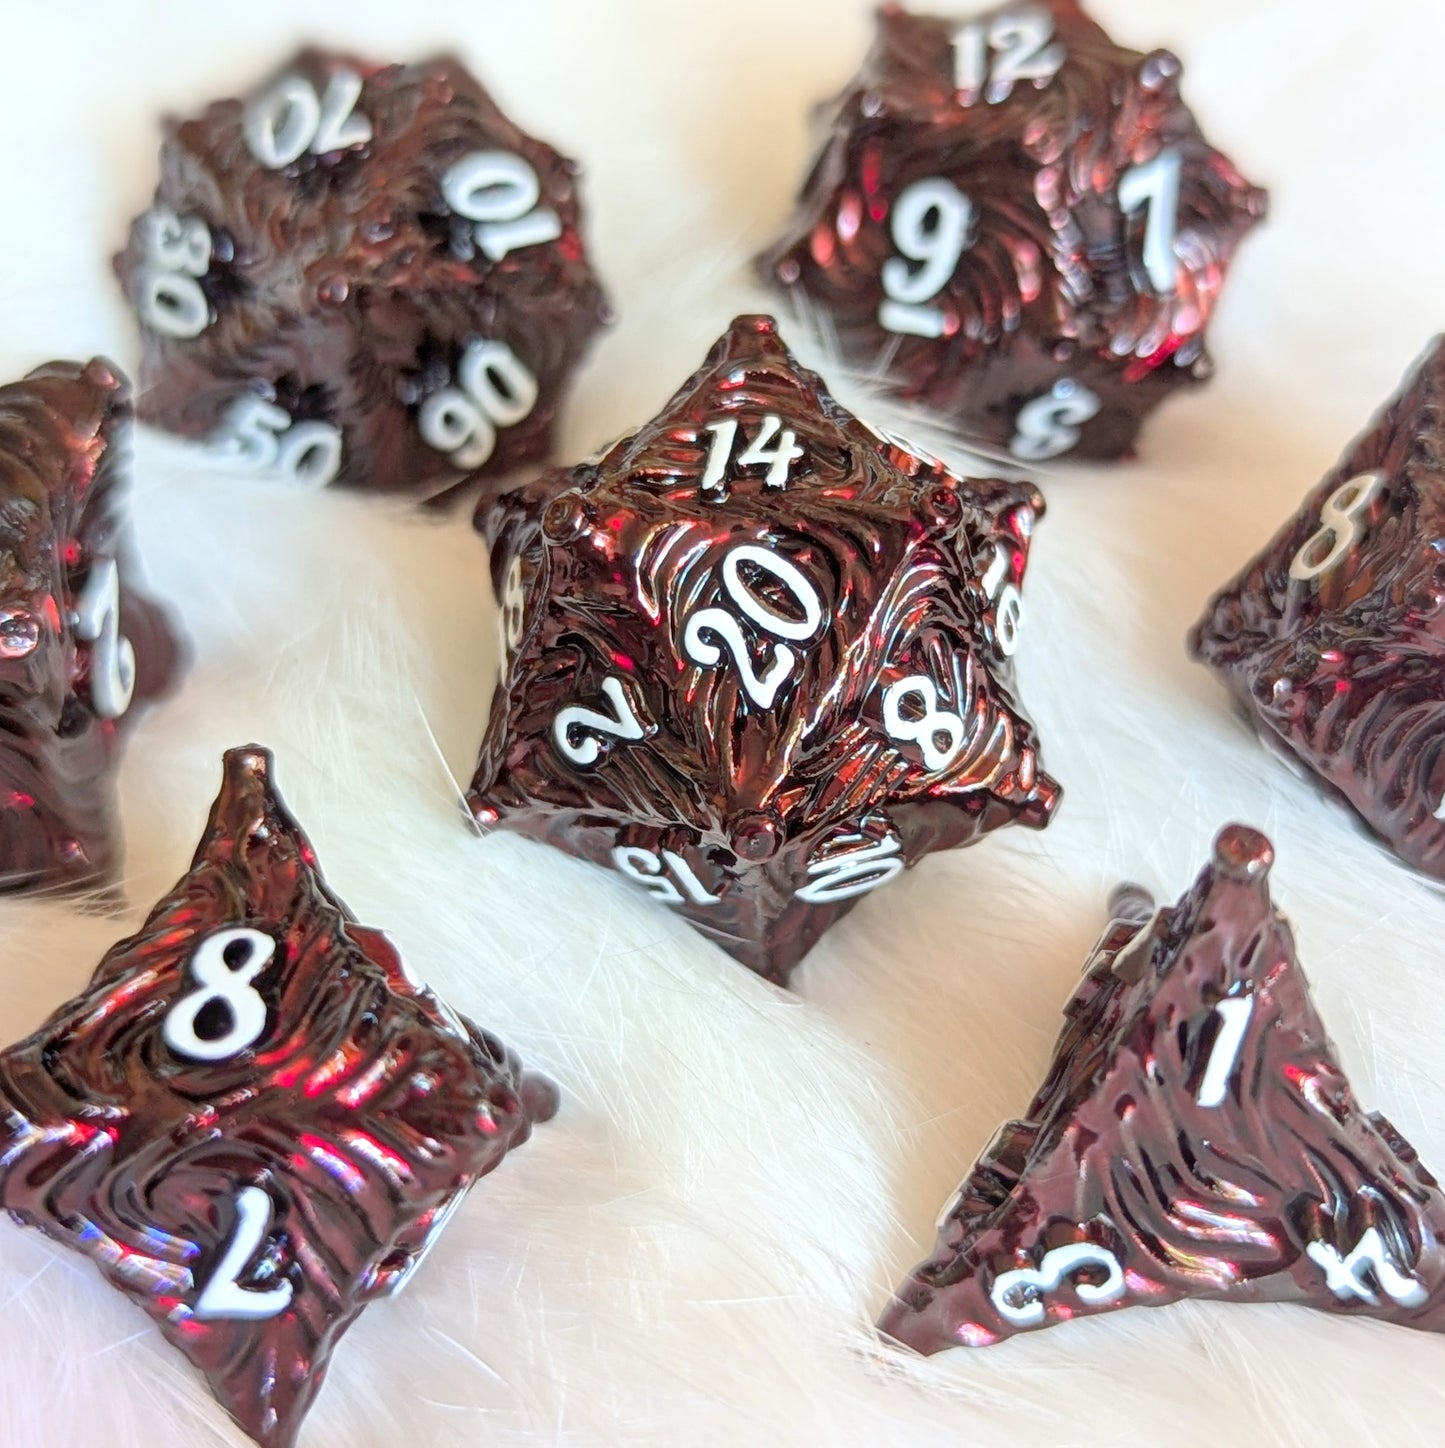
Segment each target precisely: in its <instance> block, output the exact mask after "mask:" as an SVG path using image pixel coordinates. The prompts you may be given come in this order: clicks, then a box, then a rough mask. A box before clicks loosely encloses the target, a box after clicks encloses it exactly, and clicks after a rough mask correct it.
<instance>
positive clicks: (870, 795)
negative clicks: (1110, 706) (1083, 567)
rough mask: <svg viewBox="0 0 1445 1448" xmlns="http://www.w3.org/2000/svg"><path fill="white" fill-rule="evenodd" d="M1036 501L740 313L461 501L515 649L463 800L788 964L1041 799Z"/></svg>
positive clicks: (1034, 809) (745, 949)
mask: <svg viewBox="0 0 1445 1448" xmlns="http://www.w3.org/2000/svg"><path fill="white" fill-rule="evenodd" d="M1042 511H1043V502H1042V499H1041V498H1040V496H1039V494H1038V492H1037V490H1036V489H1035V488H1033V487H1032V486H1031V485H1029V484H1027V483H1007V482H999V481H974V480H964V479H961V478H959V477H955V476H954V475H952V474H951V473H949V472H948V470H947V469H946V468H944V466H943V465H942V464H941V463H939V462H937V461H936V460H934V459H931V458H927V457H924V456H921V455H919V454H918V453H916V452H914V451H913V450H911V449H909V448H908V447H906V446H904V445H902V444H899V443H897V442H896V441H893V440H889V439H885V438H882V437H880V436H879V435H878V434H877V433H876V432H874V431H873V430H871V429H870V428H868V427H867V426H865V425H864V424H863V423H861V422H859V421H858V420H857V419H856V418H854V417H852V416H851V415H850V414H848V413H847V412H846V411H844V409H843V408H841V407H840V406H839V405H838V404H837V403H836V402H835V401H834V400H833V398H832V397H831V396H830V395H829V394H828V392H827V390H826V389H825V387H824V386H823V384H822V382H821V380H820V379H819V378H817V377H816V376H814V375H813V374H812V373H810V372H808V371H807V370H805V369H804V368H802V367H801V366H800V365H799V364H798V363H797V361H796V360H795V359H794V358H793V356H792V355H791V353H790V352H789V351H788V349H787V347H786V346H785V345H784V344H783V342H782V341H781V340H780V338H779V337H778V334H777V330H776V327H775V324H774V323H773V321H772V319H771V318H767V317H743V318H739V319H738V320H737V321H736V322H735V323H734V324H733V326H732V327H731V328H730V329H729V331H728V332H727V334H726V335H725V336H724V337H723V338H722V339H721V340H720V341H719V342H718V344H717V345H716V346H715V347H714V349H713V351H712V353H711V354H710V356H709V357H708V359H707V361H706V362H705V363H704V364H703V366H702V368H701V369H700V370H699V371H698V372H697V373H696V374H695V375H694V376H693V377H692V378H691V379H690V380H689V381H688V382H687V383H686V384H685V385H684V386H683V388H682V389H681V390H680V391H679V392H678V393H677V395H676V396H675V397H674V398H673V399H672V400H671V402H669V403H668V405H667V406H666V407H665V408H664V409H663V411H662V412H661V414H659V416H658V417H657V418H655V419H654V420H653V421H652V422H651V423H649V424H648V425H647V426H646V427H644V428H643V429H642V430H641V431H640V432H638V433H636V434H635V435H634V436H631V437H628V438H625V439H623V440H622V441H621V442H619V443H617V444H616V445H615V446H614V447H613V448H611V449H610V450H609V451H608V452H607V453H606V454H605V455H604V456H603V457H602V458H601V459H600V460H599V461H598V462H596V463H588V464H583V465H581V466H580V467H577V468H574V469H572V470H570V471H564V472H557V473H553V474H549V475H547V476H545V477H543V478H541V479H539V480H538V481H536V482H535V483H533V484H531V485H529V486H527V487H524V488H522V489H519V490H517V491H516V492H515V493H513V494H510V495H507V496H505V497H503V498H502V499H500V500H499V501H498V502H497V503H495V504H484V505H483V507H482V508H481V509H480V510H479V513H478V523H479V526H480V527H481V528H482V530H483V532H484V533H485V534H486V535H487V537H488V539H489V541H490V542H491V543H492V545H493V561H492V566H493V575H494V579H495V582H496V585H497V589H498V595H499V597H500V598H501V600H502V605H503V620H504V630H505V633H506V638H505V640H504V642H505V644H506V645H507V653H506V660H505V664H504V677H503V681H502V684H501V686H500V687H499V689H498V692H497V696H496V699H495V701H494V704H493V709H492V715H491V719H490V723H489V725H488V729H487V733H486V738H485V740H484V742H483V745H482V751H481V758H480V761H479V764H478V768H477V772H476V777H475V779H474V781H473V783H472V787H471V790H470V792H469V800H470V803H471V806H472V810H473V813H474V815H475V817H476V819H477V820H478V821H479V822H480V823H481V824H482V825H483V826H485V827H492V826H497V825H501V826H505V827H507V828H511V829H517V830H521V831H523V832H524V833H527V834H530V835H533V836H535V837H537V838H540V839H543V840H547V841H549V842H551V843H553V844H555V845H558V846H560V847H561V848H563V849H566V850H568V851H570V852H572V853H574V854H577V855H580V856H582V857H583V858H585V859H589V860H592V861H595V862H596V863H598V864H601V865H605V866H607V867H609V868H611V869H614V870H616V871H617V872H618V873H619V874H620V875H621V876H622V877H623V878H624V879H626V880H627V881H629V882H630V883H632V884H633V885H635V886H636V887H637V888H639V889H641V890H645V891H646V892H647V893H648V894H650V895H652V896H653V897H654V898H656V899H657V900H658V902H659V903H661V904H664V905H667V906H670V907H671V908H673V909H674V910H676V911H678V912H679V913H680V914H682V915H684V916H685V917H686V918H687V919H688V920H689V922H690V923H691V924H693V925H694V926H695V927H696V928H697V929H698V930H700V931H701V932H702V933H704V934H705V935H707V936H708V937H709V938H710V939H712V940H714V941H716V942H717V943H718V944H719V945H720V946H722V947H723V949H725V950H727V951H728V952H730V953H731V954H732V955H734V956H736V957H737V958H738V959H739V960H741V961H743V962H745V963H746V964H748V965H749V966H751V967H752V968H753V969H755V970H757V971H759V972H760V973H762V974H763V975H765V976H767V977H769V978H770V979H772V980H775V981H780V982H781V981H785V980H786V978H787V976H788V973H789V971H790V970H791V969H792V967H793V966H794V965H795V964H796V963H797V962H798V961H799V960H800V959H801V958H802V957H803V955H804V954H805V953H806V952H807V950H808V949H809V948H810V947H811V945H812V944H813V943H814V941H815V940H816V939H817V938H818V936H819V935H820V934H821V933H822V931H823V930H824V929H826V928H827V926H828V925H829V924H831V923H832V922H833V921H834V920H836V919H837V918H838V917H839V916H841V915H842V914H843V913H845V912H846V911H847V910H849V909H851V908H852V907H853V906H854V905H855V904H856V903H857V901H858V900H860V899H861V898H862V897H864V896H865V895H867V894H868V893H870V892H871V891H873V890H875V889H876V888H878V887H879V886H880V885H883V884H885V883H886V882H887V881H888V880H890V879H893V878H894V877H895V876H896V875H897V874H898V873H899V872H900V871H901V870H902V869H903V868H904V867H905V866H908V865H911V864H914V863H915V862H916V861H918V860H919V859H920V858H921V857H922V856H923V855H924V854H926V853H928V852H929V851H930V850H936V849H946V848H949V847H951V846H954V845H962V844H969V843H972V842H973V841H975V840H977V839H979V838H981V837H982V836H983V835H984V834H987V833H989V832H990V831H992V830H994V829H997V828H999V827H1001V826H1003V825H1005V824H1009V823H1014V822H1017V823H1022V824H1026V825H1029V826H1031V827H1036V828H1037V827H1041V826H1043V825H1044V824H1046V823H1047V822H1048V819H1049V816H1050V814H1051V813H1052V811H1053V808H1054V805H1055V803H1056V801H1057V797H1058V788H1057V786H1056V785H1055V784H1054V782H1053V781H1052V780H1051V779H1049V778H1048V776H1047V775H1045V774H1044V773H1043V772H1042V770H1041V769H1040V767H1039V762H1038V752H1037V746H1036V744H1035V741H1034V733H1033V728H1032V726H1031V725H1030V723H1029V722H1028V720H1027V718H1026V717H1025V716H1024V714H1023V713H1022V712H1021V710H1020V709H1019V706H1018V704H1017V702H1016V700H1015V698H1014V681H1013V664H1012V656H1013V654H1014V651H1015V649H1016V647H1017V645H1018V642H1019V637H1020V634H1019V629H1020V620H1021V598H1020V591H1019V590H1020V585H1021V583H1022V581H1023V574H1024V568H1025V565H1026V562H1027V557H1028V549H1029V543H1030V539H1031V537H1032V533H1033V528H1034V525H1035V522H1036V521H1037V519H1038V518H1039V516H1040V514H1041V513H1042Z"/></svg>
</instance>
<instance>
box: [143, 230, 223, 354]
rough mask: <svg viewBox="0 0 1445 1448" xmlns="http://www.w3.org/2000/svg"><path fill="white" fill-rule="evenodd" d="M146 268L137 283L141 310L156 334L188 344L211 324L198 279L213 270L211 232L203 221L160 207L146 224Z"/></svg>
mask: <svg viewBox="0 0 1445 1448" xmlns="http://www.w3.org/2000/svg"><path fill="white" fill-rule="evenodd" d="M145 255H146V265H145V266H144V267H143V268H142V269H141V272H140V275H139V276H138V277H137V278H136V289H137V290H136V308H137V310H138V311H139V313H140V319H141V321H142V322H143V323H145V325H146V326H147V327H149V328H150V329H151V331H153V332H160V333H161V334H162V335H163V336H166V337H178V338H180V339H181V340H186V339H187V338H190V337H198V336H200V334H201V333H202V332H204V331H205V330H206V328H207V327H208V326H210V324H211V304H210V302H208V301H207V300H206V294H205V292H203V291H202V290H201V284H200V282H199V281H197V278H198V277H203V276H205V274H206V273H207V271H209V270H210V266H211V233H210V229H209V228H208V227H207V226H206V223H205V222H204V221H202V220H201V219H200V218H199V217H197V216H187V217H185V218H184V219H183V218H181V217H179V216H177V215H176V213H175V212H174V211H172V210H171V209H170V207H168V206H157V207H154V208H153V209H152V210H151V212H150V214H149V216H147V218H146V224H145Z"/></svg>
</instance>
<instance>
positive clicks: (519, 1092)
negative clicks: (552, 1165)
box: [0, 748, 556, 1448]
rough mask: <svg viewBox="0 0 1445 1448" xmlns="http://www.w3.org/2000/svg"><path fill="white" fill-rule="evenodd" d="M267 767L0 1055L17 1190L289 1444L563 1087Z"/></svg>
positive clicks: (246, 754) (220, 1393) (239, 781)
mask: <svg viewBox="0 0 1445 1448" xmlns="http://www.w3.org/2000/svg"><path fill="white" fill-rule="evenodd" d="M270 765H271V760H270V756H269V754H267V752H266V751H265V750H262V749H256V748H250V749H237V750H232V751H231V752H230V753H229V754H227V756H226V762H225V781H224V783H223V785H222V789H221V794H220V797H219V798H218V799H217V801H216V804H215V807H214V808H213V810H212V812H211V819H210V823H209V825H208V827H207V830H206V834H205V838H204V839H203V840H202V842H201V845H200V848H199V850H198V851H197V853H196V858H195V863H194V864H193V865H192V867H191V871H190V873H189V874H188V875H187V876H186V877H185V878H184V879H183V880H181V882H180V883H179V884H178V885H177V886H176V888H175V889H174V890H173V891H172V892H171V893H170V894H169V895H168V896H167V897H166V898H165V899H164V900H162V901H161V903H160V904H159V905H158V906H157V907H156V909H155V910H154V911H153V912H152V914H151V916H150V918H149V919H148V920H147V921H146V923H145V925H144V926H142V927H141V930H140V932H139V933H138V934H136V935H134V936H132V937H131V938H130V939H129V940H123V941H121V942H120V944H118V945H117V946H116V947H115V948H114V949H113V950H112V951H111V952H110V954H109V955H107V956H106V958H105V959H104V960H103V961H102V962H101V963H100V967H99V969H98V970H97V971H96V973H95V977H94V979H93V980H92V981H91V983H90V986H89V988H88V989H87V990H86V991H85V993H84V994H83V995H81V996H80V997H79V998H78V999H76V1000H74V1001H72V1002H70V1004H69V1005H66V1006H63V1007H62V1008H61V1009H60V1010H59V1011H58V1012H57V1013H56V1014H55V1015H54V1016H52V1017H51V1019H50V1020H49V1021H47V1022H46V1023H45V1025H43V1026H42V1027H41V1028H40V1029H39V1031H37V1032H36V1033H35V1034H34V1035H33V1036H31V1037H30V1038H29V1039H28V1040H26V1041H22V1042H20V1043H19V1044H18V1045H16V1046H12V1047H11V1048H10V1049H9V1050H7V1051H5V1052H3V1053H0V1206H3V1207H4V1208H5V1209H6V1210H8V1211H10V1212H11V1213H12V1214H14V1215H15V1216H16V1217H17V1218H18V1219H19V1220H20V1221H22V1222H24V1223H27V1224H29V1225H30V1226H35V1227H39V1228H40V1229H41V1230H42V1231H43V1232H45V1233H46V1234H47V1235H48V1236H51V1237H54V1238H55V1239H56V1240H57V1241H59V1242H63V1243H65V1244H66V1245H67V1246H70V1247H74V1248H75V1249H76V1250H77V1251H79V1252H83V1253H85V1255H86V1256H88V1257H90V1259H91V1260H92V1261H93V1262H94V1263H95V1264H96V1266H97V1267H98V1268H99V1269H100V1271H101V1272H102V1273H103V1274H104V1276H105V1277H106V1279H107V1281H109V1282H110V1283H111V1284H112V1285H113V1286H114V1287H117V1288H119V1290H120V1291H121V1292H123V1293H124V1294H125V1295H126V1296H127V1297H129V1298H130V1299H131V1300H132V1301H133V1302H135V1303H137V1304H138V1305H139V1306H140V1307H142V1308H144V1309H145V1311H146V1312H148V1313H149V1314H150V1315H151V1317H153V1318H154V1319H155V1321H156V1322H157V1324H158V1325H159V1327H160V1329H161V1331H162V1332H163V1333H165V1335H166V1337H167V1338H168V1339H169V1340H170V1341H171V1342H172V1343H174V1344H175V1346H176V1347H178V1348H180V1350H181V1351H182V1352H183V1353H185V1355H186V1356H187V1357H188V1358H189V1359H190V1360H191V1362H192V1363H194V1364H195V1366H196V1367H197V1368H199V1369H200V1371H201V1372H203V1373H204V1374H205V1375H206V1377H207V1379H208V1380H209V1382H210V1386H211V1390H212V1391H213V1392H214V1393H215V1395H216V1397H217V1399H218V1400H219V1401H220V1402H221V1403H222V1405H223V1406H224V1407H225V1408H226V1409H227V1410H228V1411H229V1412H230V1413H231V1414H232V1415H233V1416H234V1417H235V1418H236V1420H237V1421H238V1422H239V1423H240V1424H241V1426H242V1427H244V1428H245V1430H246V1431H247V1432H248V1433H249V1434H250V1435H251V1436H252V1437H253V1438H255V1439H256V1441H257V1442H259V1443H261V1444H263V1445H266V1448H289V1445H290V1444H292V1443H294V1441H295V1438H296V1433H297V1429H298V1427H299V1426H300V1422H301V1419H302V1417H303V1416H304V1415H305V1413H306V1410H307V1408H308V1407H309V1406H310V1404H311V1401H312V1399H313V1398H314V1397H315V1395H316V1392H317V1390H318V1389H319V1388H320V1386H321V1382H322V1378H323V1377H324V1376H325V1373H326V1367H327V1362H328V1360H329V1358H330V1356H331V1352H332V1349H333V1348H334V1347H335V1345H336V1343H337V1341H338V1340H339V1339H340V1337H341V1335H342V1333H344V1332H345V1331H346V1329H347V1328H348V1327H349V1326H350V1325H351V1323H352V1322H353V1321H354V1320H355V1318H356V1317H357V1315H358V1314H359V1313H360V1312H361V1310H362V1308H363V1307H365V1306H366V1304H367V1303H368V1302H370V1301H372V1300H373V1299H375V1298H376V1297H379V1296H382V1295H385V1294H387V1293H390V1292H394V1291H396V1290H397V1289H398V1288H399V1287H401V1286H402V1285H403V1284H404V1283H405V1282H406V1280H407V1279H408V1278H409V1277H410V1275H411V1273H412V1272H413V1270H414V1269H415V1268H416V1266H417V1265H418V1263H419V1262H420V1260H421V1257H422V1255H423V1254H424V1253H425V1251H426V1249H427V1247H428V1245H429V1243H430V1241H431V1239H432V1238H433V1237H434V1236H435V1235H436V1234H437V1232H439V1231H440V1229H441V1227H442V1226H443V1224H444V1223H445V1222H446V1220H447V1218H448V1216H449V1215H450V1214H451V1212H452V1211H453V1210H454V1209H455V1207H456V1206H457V1205H458V1204H459V1202H460V1200H461V1198H462V1197H463V1196H464V1195H465V1193H466V1191H467V1190H468V1188H469V1187H470V1186H471V1185H472V1184H473V1182H475V1181H476V1179H477V1178H478V1177H480V1176H482V1175H484V1174H485V1173H486V1172H489V1171H491V1170H492V1168H493V1167H495V1166H497V1165H498V1164H499V1163H500V1162H501V1160H502V1158H503V1157H504V1156H505V1155H506V1153H507V1151H508V1150H509V1149H510V1148H511V1147H513V1146H516V1145H518V1144H520V1143H521V1142H522V1141H524V1140H525V1139H526V1137H527V1135H528V1133H529V1131H530V1129H531V1126H532V1123H533V1122H534V1121H538V1120H546V1119H547V1118H548V1117H549V1116H551V1115H552V1113H553V1112H554V1110H555V1109H556V1093H555V1090H554V1088H553V1087H552V1086H551V1084H550V1082H547V1081H545V1080H544V1079H543V1078H540V1077H537V1076H524V1075H523V1074H522V1072H521V1069H520V1067H519V1066H518V1063H517V1061H516V1058H515V1057H514V1056H512V1055H511V1053H510V1052H508V1051H507V1050H506V1049H505V1048H504V1047H503V1046H502V1045H501V1044H500V1043H499V1042H498V1041H496V1040H495V1039H494V1038H492V1037H491V1036H489V1035H486V1034H484V1033H483V1032H481V1031H479V1030H478V1029H477V1028H476V1027H475V1026H473V1025H472V1024H471V1023H470V1022H468V1021H466V1020H464V1019H462V1018H461V1017H459V1016H456V1015H453V1014H452V1013H451V1012H450V1011H449V1010H447V1008H446V1007H445V1006H443V1005H442V1004H441V1002H439V1001H438V1000H437V999H436V997H435V996H433V995H432V994H431V992H430V991H428V990H425V989H424V988H422V987H420V986H418V985H416V984H415V983H414V982H413V981H411V980H410V979H409V978H408V976H407V975H406V972H405V967H404V966H403V965H402V962H401V960H400V958H399V956H398V955H397V953H396V951H395V949H394V948H393V947H392V946H391V944H390V943H389V942H388V941H387V939H386V937H385V936H383V935H382V934H380V933H379V932H378V931H375V930H368V929H364V928H363V927H362V926H360V925H358V924H357V923H356V922H355V920H354V919H353V918H352V916H351V915H350V913H349V912H348V911H347V909H346V907H345V906H344V905H342V903H341V902H340V901H339V900H338V899H337V898H336V897H335V896H334V895H333V894H332V893H331V892H330V891H329V890H328V889H327V887H326V885H325V883H324V881H323V880H322V878H321V876H320V874H319V873H318V871H317V869H316V859H315V853H314V851H313V850H312V848H311V845H310V842H309V841H308V840H307V839H306V836H305V835H304V834H302V832H301V830H300V828H299V827H298V826H297V824H296V822H295V821H294V820H293V819H292V818H291V816H290V815H289V814H288V813H287V811H286V809H285V807H284V806H283V805H282V804H281V802H280V800H279V798H278V797H277V795H276V793H275V791H274V790H273V788H272V786H271V782H270Z"/></svg>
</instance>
